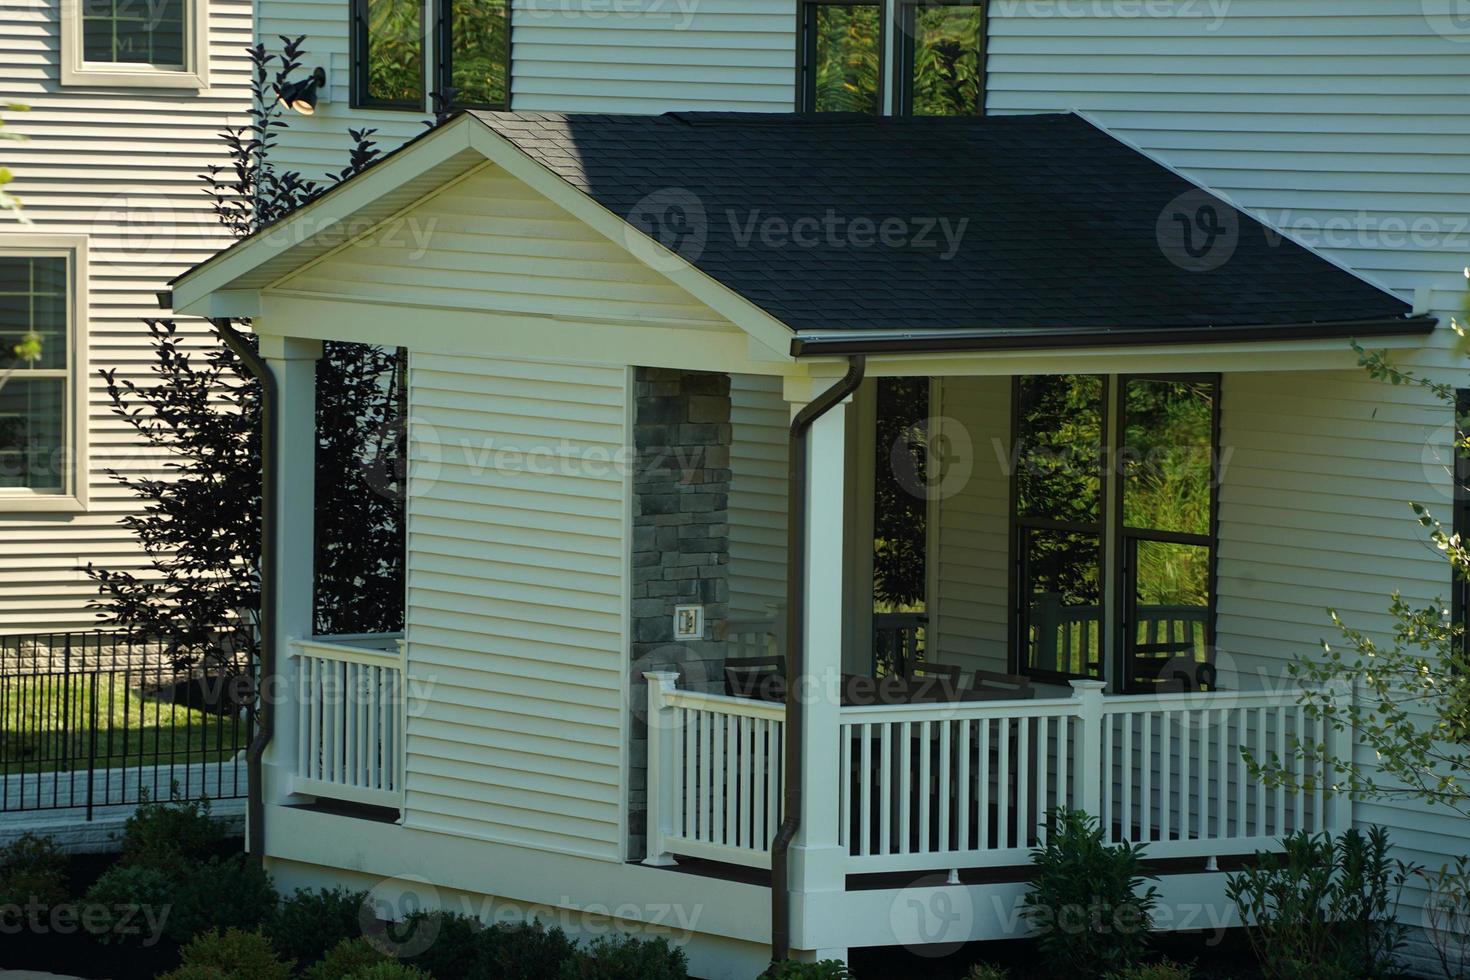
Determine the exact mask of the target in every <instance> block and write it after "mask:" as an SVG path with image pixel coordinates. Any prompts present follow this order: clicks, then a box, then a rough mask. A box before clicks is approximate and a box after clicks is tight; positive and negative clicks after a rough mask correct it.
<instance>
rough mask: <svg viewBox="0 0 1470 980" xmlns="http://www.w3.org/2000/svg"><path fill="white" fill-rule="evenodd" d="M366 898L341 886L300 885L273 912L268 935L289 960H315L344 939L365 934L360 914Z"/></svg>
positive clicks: (267, 928) (299, 961) (302, 961)
mask: <svg viewBox="0 0 1470 980" xmlns="http://www.w3.org/2000/svg"><path fill="white" fill-rule="evenodd" d="M366 897H367V893H366V892H350V891H345V890H344V889H341V888H331V889H327V888H323V889H321V890H319V891H314V892H312V891H306V890H305V889H301V888H298V889H297V890H296V891H295V893H294V894H292V895H291V897H289V898H287V899H286V900H285V901H283V902H282V903H281V904H280V907H279V908H277V909H276V910H275V912H274V913H273V914H272V915H271V917H270V919H269V920H268V922H267V925H266V929H265V932H266V935H268V936H269V937H270V940H271V945H272V946H274V947H275V948H276V952H278V953H280V954H281V955H282V956H284V957H286V958H287V959H292V960H295V961H296V962H298V963H313V962H315V961H317V960H319V959H321V958H322V956H323V955H324V954H325V953H326V952H327V950H329V949H334V948H335V947H337V946H338V945H339V944H340V943H341V942H342V941H343V940H346V939H352V938H354V937H357V936H361V935H362V925H361V921H360V918H359V916H360V914H361V912H362V903H363V901H364V900H365V899H366Z"/></svg>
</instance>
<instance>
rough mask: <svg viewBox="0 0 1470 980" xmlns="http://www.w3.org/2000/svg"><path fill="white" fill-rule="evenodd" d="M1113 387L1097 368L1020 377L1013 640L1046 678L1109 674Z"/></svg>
mask: <svg viewBox="0 0 1470 980" xmlns="http://www.w3.org/2000/svg"><path fill="white" fill-rule="evenodd" d="M1106 389H1107V381H1106V379H1105V378H1102V377H1099V376H1097V375H1038V376H1035V377H1023V378H1017V379H1016V381H1015V390H1014V399H1013V405H1014V414H1013V418H1014V431H1013V446H1014V469H1013V470H1012V477H1011V486H1012V490H1011V497H1012V506H1011V515H1012V534H1013V542H1014V544H1013V547H1014V548H1015V558H1016V603H1015V608H1014V620H1015V637H1016V641H1017V642H1016V643H1015V645H1014V646H1015V649H1016V650H1017V651H1018V657H1019V660H1020V663H1019V664H1018V667H1019V669H1020V672H1021V673H1025V674H1028V675H1030V676H1032V677H1036V678H1038V679H1042V680H1057V681H1060V680H1065V679H1067V678H1071V677H1078V678H1091V679H1094V680H1101V679H1102V676H1103V663H1102V659H1103V658H1102V654H1103V632H1102V630H1103V592H1104V590H1103V526H1104V522H1103V492H1104V487H1103V446H1104V445H1105V433H1104V428H1105V411H1106V409H1105V406H1106V404H1107V402H1106Z"/></svg>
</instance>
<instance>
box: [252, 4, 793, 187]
mask: <svg viewBox="0 0 1470 980" xmlns="http://www.w3.org/2000/svg"><path fill="white" fill-rule="evenodd" d="M258 9H259V12H260V25H259V29H258V31H257V36H258V37H259V38H261V40H263V41H264V42H265V44H266V45H267V47H268V48H270V49H271V50H279V48H280V43H281V42H280V39H279V36H280V35H285V36H287V37H296V36H298V35H302V34H304V35H306V36H307V40H306V46H305V49H306V56H305V58H304V63H305V66H306V68H307V69H308V70H309V69H310V68H313V67H316V66H318V65H320V66H322V67H323V68H326V69H328V72H329V75H330V77H331V101H329V102H326V103H324V104H322V105H321V106H319V107H318V110H317V113H316V115H314V116H311V117H304V116H294V117H292V118H291V119H290V128H289V129H287V130H284V131H283V132H282V133H281V136H280V144H279V147H278V148H277V150H276V154H275V159H276V161H277V162H278V164H279V165H281V166H283V167H286V168H289V169H294V170H299V171H301V172H302V173H303V174H304V175H305V176H307V177H311V178H320V177H321V175H323V174H325V173H328V172H332V171H337V170H340V169H341V168H342V167H343V166H345V164H346V153H347V148H348V138H347V129H348V127H352V128H360V127H364V126H370V127H373V128H375V129H376V130H377V133H376V134H375V135H374V137H373V138H374V139H376V140H377V141H378V144H379V145H380V146H381V147H382V148H383V149H385V150H387V149H392V148H394V147H396V146H398V145H400V144H401V143H402V142H403V141H404V140H406V139H409V138H411V137H413V136H416V135H418V134H419V133H421V132H423V129H424V121H425V120H426V119H429V118H431V117H430V116H428V115H427V114H425V113H417V112H402V111H392V110H382V109H352V108H351V107H350V104H349V98H350V91H351V67H352V62H351V54H350V51H349V43H348V37H349V34H348V28H349V19H348V10H349V4H348V0H261V2H260V3H259V5H258ZM512 44H513V55H512V57H513V59H514V60H513V65H512V70H511V86H512V108H514V109H517V110H522V111H529V110H543V111H551V110H554V111H562V112H634V113H659V112H670V111H675V110H689V109H719V110H744V111H754V112H789V111H791V109H792V107H793V106H794V104H795V84H794V77H795V70H794V57H795V54H794V52H795V44H796V42H795V13H794V10H793V8H792V4H791V0H700V2H697V3H695V2H689V0H636V2H632V3H615V4H609V3H606V2H604V0H515V4H514V12H513V14H512Z"/></svg>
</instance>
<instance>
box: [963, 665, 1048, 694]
mask: <svg viewBox="0 0 1470 980" xmlns="http://www.w3.org/2000/svg"><path fill="white" fill-rule="evenodd" d="M1034 697H1036V688H1035V687H1033V686H1032V684H1031V678H1029V677H1025V676H1023V675H1021V674H1003V673H1000V672H999V671H994V670H977V671H975V673H974V674H973V675H972V676H971V677H970V686H969V687H967V688H965V689H964V690H963V691H961V692H960V700H961V701H1006V700H1013V701H1025V700H1029V699H1031V698H1034Z"/></svg>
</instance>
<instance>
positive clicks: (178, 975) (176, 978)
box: [158, 929, 291, 980]
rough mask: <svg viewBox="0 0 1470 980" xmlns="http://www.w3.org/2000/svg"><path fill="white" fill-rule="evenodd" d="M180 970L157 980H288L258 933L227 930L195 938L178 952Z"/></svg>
mask: <svg viewBox="0 0 1470 980" xmlns="http://www.w3.org/2000/svg"><path fill="white" fill-rule="evenodd" d="M179 959H180V960H181V961H182V962H181V965H180V966H179V968H178V969H177V970H175V971H173V972H172V973H166V974H164V975H163V976H161V977H159V978H158V980H290V977H291V964H289V963H285V962H282V961H281V960H280V959H279V958H278V957H277V956H276V953H275V950H273V949H271V944H270V942H269V941H268V940H267V939H266V938H265V936H263V935H261V934H260V933H258V932H242V931H240V930H239V929H227V930H226V931H224V932H216V931H213V930H211V931H209V932H207V933H204V934H203V935H201V936H196V937H195V938H194V939H193V940H191V941H190V942H189V944H188V945H187V946H185V947H184V948H183V949H181V950H180V951H179Z"/></svg>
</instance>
